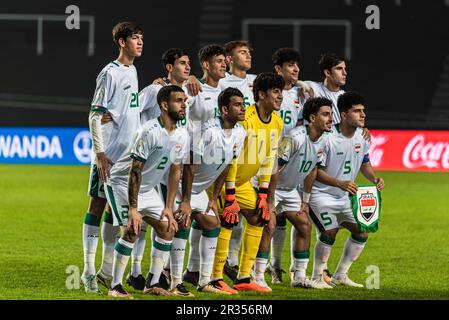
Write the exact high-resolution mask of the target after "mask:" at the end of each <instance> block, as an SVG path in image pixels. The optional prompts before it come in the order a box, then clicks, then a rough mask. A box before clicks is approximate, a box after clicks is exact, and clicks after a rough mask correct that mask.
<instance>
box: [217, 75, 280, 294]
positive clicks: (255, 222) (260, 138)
mask: <svg viewBox="0 0 449 320" xmlns="http://www.w3.org/2000/svg"><path fill="white" fill-rule="evenodd" d="M283 88H284V80H283V79H282V78H281V77H280V76H279V75H276V74H274V73H261V74H259V75H258V76H257V78H256V79H255V80H254V84H253V93H254V100H255V101H256V103H255V105H252V106H249V107H248V108H247V109H246V115H245V120H244V121H243V122H241V124H242V125H243V127H244V128H245V130H246V138H245V142H244V149H243V152H241V153H240V155H239V157H238V158H237V159H234V162H233V163H232V164H231V165H230V168H229V172H228V175H227V177H226V185H225V189H223V190H222V192H221V194H220V196H219V197H218V208H219V211H220V212H221V223H222V228H221V231H220V235H219V237H218V243H217V249H216V251H215V260H214V267H213V273H212V282H211V284H212V285H213V286H214V287H215V288H217V289H219V290H221V291H223V293H225V292H226V293H227V294H229V293H231V294H235V293H237V291H259V292H270V291H271V289H269V288H264V287H261V286H259V285H258V284H256V283H255V282H253V281H252V280H251V278H250V273H251V268H252V266H253V264H254V260H255V258H256V255H257V251H258V248H259V243H260V239H261V238H262V232H263V226H264V225H265V224H266V223H267V222H268V221H269V219H270V211H272V210H275V209H274V204H273V203H274V192H273V194H271V192H270V194H269V192H268V190H269V188H268V186H269V184H270V179H271V174H272V172H273V165H274V164H275V159H276V156H277V146H278V142H279V138H280V135H281V132H282V126H283V123H282V118H281V117H280V116H279V115H278V114H277V113H276V112H275V111H278V110H279V109H280V107H281V104H282V90H283ZM256 175H258V176H259V187H258V190H255V189H254V188H253V186H252V185H251V183H250V179H251V178H252V177H254V176H256ZM271 190H274V188H270V191H271ZM239 212H241V213H242V215H243V216H244V217H245V218H246V221H247V224H246V227H245V230H244V232H243V241H242V254H241V258H240V266H239V273H238V276H237V280H236V281H235V282H234V286H233V288H230V287H229V286H228V285H227V284H226V283H225V282H224V281H223V265H224V263H225V261H226V255H227V252H228V245H229V240H230V237H231V230H232V226H234V225H236V224H237V223H238V219H239V218H238V213H239Z"/></svg>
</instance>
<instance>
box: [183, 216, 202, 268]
mask: <svg viewBox="0 0 449 320" xmlns="http://www.w3.org/2000/svg"><path fill="white" fill-rule="evenodd" d="M195 226H197V227H195ZM197 228H199V226H198V224H196V221H194V222H193V223H192V229H191V230H190V237H189V244H190V249H189V260H188V262H187V270H189V271H190V272H198V271H200V239H201V234H202V233H203V230H201V229H197Z"/></svg>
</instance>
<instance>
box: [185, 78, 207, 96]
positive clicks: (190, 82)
mask: <svg viewBox="0 0 449 320" xmlns="http://www.w3.org/2000/svg"><path fill="white" fill-rule="evenodd" d="M186 85H187V90H188V91H189V93H190V95H191V96H192V97H194V96H196V95H198V93H200V92H202V91H203V88H202V87H201V83H200V82H199V81H198V79H197V78H196V77H195V76H189V78H188V79H187V82H186Z"/></svg>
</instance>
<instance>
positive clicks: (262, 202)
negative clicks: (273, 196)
mask: <svg viewBox="0 0 449 320" xmlns="http://www.w3.org/2000/svg"><path fill="white" fill-rule="evenodd" d="M267 196H268V188H259V198H258V199H257V202H256V210H257V214H258V215H259V216H260V218H261V219H262V223H263V224H264V225H265V224H267V223H268V222H269V221H270V216H271V214H270V206H269V204H268V201H267Z"/></svg>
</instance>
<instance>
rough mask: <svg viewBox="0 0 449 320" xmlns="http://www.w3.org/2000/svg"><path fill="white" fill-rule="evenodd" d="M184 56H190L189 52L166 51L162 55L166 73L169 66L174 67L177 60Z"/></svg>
mask: <svg viewBox="0 0 449 320" xmlns="http://www.w3.org/2000/svg"><path fill="white" fill-rule="evenodd" d="M183 56H188V53H187V51H186V50H184V49H180V48H170V49H168V50H166V51H165V52H164V53H163V54H162V67H163V68H164V70H165V71H167V68H166V67H165V66H166V65H167V64H171V65H174V64H175V61H176V59H179V58H181V57H183Z"/></svg>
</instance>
